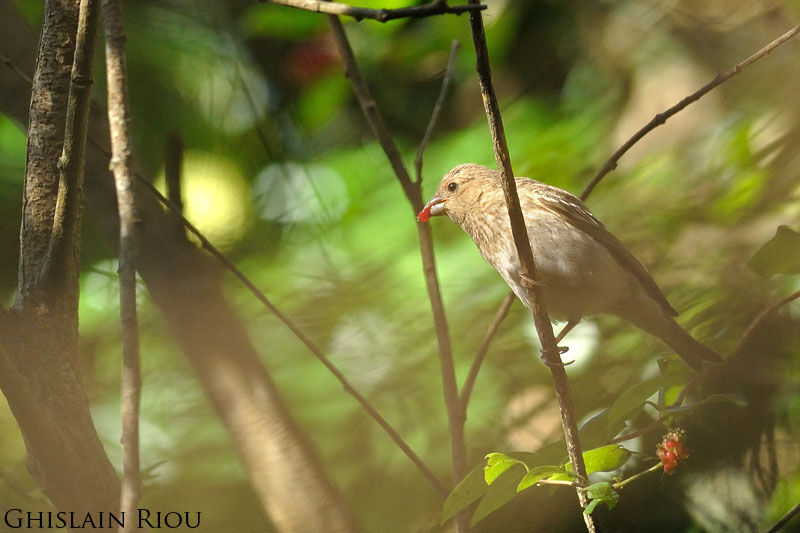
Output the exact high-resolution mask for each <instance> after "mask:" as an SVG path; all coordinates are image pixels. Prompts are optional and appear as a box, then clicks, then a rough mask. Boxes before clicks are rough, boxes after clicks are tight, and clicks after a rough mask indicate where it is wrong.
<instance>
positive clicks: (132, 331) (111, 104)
mask: <svg viewBox="0 0 800 533" xmlns="http://www.w3.org/2000/svg"><path fill="white" fill-rule="evenodd" d="M102 7H103V21H104V27H105V35H106V78H107V83H108V123H109V126H110V132H111V166H110V168H111V171H112V172H113V173H114V183H115V185H116V189H117V208H118V210H119V305H120V325H121V328H122V439H121V440H122V464H123V470H122V493H121V500H120V501H121V504H120V509H121V511H122V512H123V513H125V514H127V515H128V516H134V515H135V514H136V508H137V504H138V502H139V497H140V492H141V486H142V479H141V473H140V471H139V399H140V396H141V387H142V376H141V369H140V367H139V365H140V363H139V331H138V329H139V325H138V318H137V316H136V257H137V252H138V250H137V237H136V232H137V229H136V224H137V222H138V215H137V214H136V204H135V202H134V192H133V169H132V160H131V158H132V155H131V140H130V132H129V129H130V126H129V117H130V111H129V104H128V88H127V83H128V72H127V66H126V61H125V34H124V32H123V27H122V6H121V5H120V2H119V1H118V0H102ZM135 529H136V526H135V524H134V522H133V521H126V522H125V527H124V529H123V531H126V532H128V531H134V530H135Z"/></svg>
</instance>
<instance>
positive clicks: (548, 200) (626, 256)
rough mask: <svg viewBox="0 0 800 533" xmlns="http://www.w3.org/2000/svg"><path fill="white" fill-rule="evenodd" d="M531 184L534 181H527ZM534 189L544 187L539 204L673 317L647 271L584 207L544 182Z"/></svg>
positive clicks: (577, 200)
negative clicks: (605, 254) (590, 241)
mask: <svg viewBox="0 0 800 533" xmlns="http://www.w3.org/2000/svg"><path fill="white" fill-rule="evenodd" d="M529 181H534V180H529ZM534 183H535V185H536V186H537V187H544V188H546V189H547V190H546V191H545V193H544V194H538V196H539V201H540V202H541V205H542V206H543V207H544V208H545V209H548V210H549V211H551V212H553V213H555V214H557V215H559V216H561V217H563V218H564V219H566V220H567V221H568V222H569V223H570V224H572V225H573V226H575V227H576V228H578V229H579V230H581V231H584V232H586V233H588V234H589V235H591V236H592V238H594V239H595V240H596V241H597V242H599V243H600V244H602V245H603V246H605V247H606V248H607V249H608V251H609V252H611V256H612V257H613V258H614V259H616V260H617V262H618V263H619V264H620V265H622V267H623V268H625V269H627V270H628V271H629V272H631V273H632V274H633V275H634V276H636V279H638V280H639V282H640V283H641V284H642V287H644V290H645V292H646V293H647V294H648V295H649V296H650V297H651V298H653V300H655V301H656V302H658V304H659V305H660V306H661V307H662V308H663V309H664V311H666V313H667V314H668V315H671V316H677V315H678V312H677V311H675V309H674V308H673V307H672V306H671V305H670V303H669V302H668V301H667V298H666V296H664V293H663V292H661V288H660V287H659V286H658V284H657V283H656V282H655V280H653V278H652V276H650V273H649V272H647V269H646V268H645V267H644V265H642V263H640V262H639V260H638V259H636V258H635V257H634V256H633V254H631V253H630V252H629V251H628V250H627V249H626V248H625V246H624V245H623V244H622V243H621V242H620V241H619V240H618V239H617V238H616V237H614V236H613V235H612V234H611V233H610V232H609V231H608V230H607V229H606V228H605V226H603V223H602V222H600V221H599V220H597V218H596V217H595V216H594V215H593V214H592V213H591V211H589V209H587V208H586V206H585V205H584V204H583V202H581V201H580V200H579V199H578V198H577V197H575V196H573V195H571V194H569V193H568V192H566V191H562V190H561V189H558V188H556V187H551V186H549V185H546V184H544V183H539V182H534Z"/></svg>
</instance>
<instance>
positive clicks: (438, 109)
mask: <svg viewBox="0 0 800 533" xmlns="http://www.w3.org/2000/svg"><path fill="white" fill-rule="evenodd" d="M459 48H461V45H460V44H459V42H458V41H453V42H452V43H451V45H450V57H449V58H448V60H447V67H446V68H445V69H444V77H443V78H442V88H441V89H440V90H439V97H438V98H437V99H436V103H435V104H434V106H433V112H432V113H431V119H430V120H429V121H428V127H426V128H425V134H424V135H423V136H422V141H420V143H419V148H418V149H417V158H416V159H415V160H414V170H415V172H416V175H417V181H416V183H418V184H419V183H422V156H423V154H424V153H425V148H427V147H428V144H429V143H430V142H431V136H432V135H433V129H434V128H435V127H436V124H437V123H438V122H439V116H440V115H441V114H442V108H443V107H444V101H445V98H446V97H447V92H448V90H449V89H450V80H451V79H452V77H453V69H454V68H455V65H456V54H457V53H458V49H459Z"/></svg>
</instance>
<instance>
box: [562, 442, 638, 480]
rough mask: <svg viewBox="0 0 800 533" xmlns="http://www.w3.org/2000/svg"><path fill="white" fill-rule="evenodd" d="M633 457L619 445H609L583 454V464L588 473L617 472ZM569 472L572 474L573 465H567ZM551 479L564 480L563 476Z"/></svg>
mask: <svg viewBox="0 0 800 533" xmlns="http://www.w3.org/2000/svg"><path fill="white" fill-rule="evenodd" d="M630 456H631V452H629V451H628V450H626V449H625V448H623V447H622V446H621V445H619V444H609V445H607V446H601V447H600V448H595V449H593V450H587V451H585V452H583V462H584V464H585V465H586V473H587V474H592V473H594V472H608V471H609V470H616V469H617V468H619V467H620V466H622V465H623V464H624V463H625V461H627V460H628V458H629V457H630ZM565 467H566V470H567V472H572V471H573V470H572V463H567V464H566V465H565ZM551 479H563V476H559V475H555V476H552V477H551Z"/></svg>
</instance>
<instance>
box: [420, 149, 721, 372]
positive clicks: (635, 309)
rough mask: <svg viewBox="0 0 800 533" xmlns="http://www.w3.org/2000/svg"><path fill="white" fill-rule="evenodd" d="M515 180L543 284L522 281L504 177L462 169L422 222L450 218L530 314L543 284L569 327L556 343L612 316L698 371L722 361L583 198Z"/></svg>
mask: <svg viewBox="0 0 800 533" xmlns="http://www.w3.org/2000/svg"><path fill="white" fill-rule="evenodd" d="M515 181H516V185H517V192H518V196H519V201H520V207H521V208H522V213H523V216H524V219H525V225H526V228H527V232H528V238H529V240H530V245H531V251H532V252H533V257H534V262H535V264H536V277H537V279H536V280H530V279H527V278H526V277H524V276H523V275H522V274H521V266H520V261H519V257H518V255H517V250H516V247H515V245H514V239H513V236H512V233H511V222H510V219H509V216H508V210H507V208H506V202H505V197H504V193H503V189H502V182H501V175H500V172H498V171H497V170H493V169H490V168H488V167H485V166H482V165H477V164H474V163H465V164H461V165H458V166H456V167H454V168H453V169H451V170H450V171H448V172H447V173H446V174H445V175H444V177H443V178H442V180H441V182H440V183H439V186H438V188H437V190H436V193H435V194H434V196H433V197H432V198H431V200H430V201H429V202H428V203H427V204H426V205H425V206H424V208H423V209H422V210H421V211H420V212H419V214H418V215H417V220H418V221H419V222H427V221H428V220H429V219H430V217H432V216H443V215H447V216H448V217H449V218H450V220H452V221H453V222H455V223H456V224H458V225H459V226H460V227H461V229H463V230H464V231H465V232H466V233H468V234H469V236H470V237H472V240H473V241H474V242H475V244H476V245H477V247H478V250H479V251H480V253H481V255H482V256H483V258H484V259H485V260H486V262H488V263H489V264H490V265H491V266H492V267H494V269H495V270H497V272H498V273H499V274H500V276H502V278H503V279H504V280H505V282H506V283H507V284H508V285H509V287H511V290H512V291H513V292H514V294H515V295H516V296H517V298H519V299H520V300H521V301H522V303H523V304H525V306H526V307H528V308H529V309H530V308H531V302H530V301H529V300H528V291H527V287H528V286H530V284H531V283H534V284H537V285H540V286H541V287H542V293H543V298H544V303H545V306H546V308H547V310H548V312H549V314H550V316H551V317H552V318H554V319H556V320H559V321H567V324H566V326H564V328H563V330H562V331H561V332H560V333H559V335H558V336H557V337H556V343H558V342H560V341H561V340H562V339H563V338H564V336H565V335H566V334H567V333H568V332H569V331H570V330H571V329H572V328H573V327H574V326H575V325H576V324H577V323H578V322H579V321H580V320H581V319H582V318H583V317H585V316H594V315H603V314H607V315H613V316H617V317H619V318H622V319H623V320H626V321H627V322H629V323H631V324H633V325H634V326H636V327H637V328H639V329H641V330H643V331H645V332H647V333H649V334H651V335H653V336H655V337H657V338H659V339H661V340H662V341H663V342H664V343H665V344H666V345H667V346H669V347H670V348H672V350H674V351H675V352H676V353H677V354H678V355H679V356H680V357H681V358H682V359H683V360H684V361H685V362H686V363H687V364H688V365H689V366H690V367H691V368H692V369H694V370H695V371H697V372H702V371H703V370H705V369H706V367H708V366H711V365H714V364H717V363H720V362H722V357H720V355H719V354H717V353H716V352H715V351H714V350H712V349H710V348H708V347H707V346H705V345H703V344H701V343H700V342H698V341H697V340H695V339H694V338H693V337H692V336H691V335H690V334H689V333H687V332H686V330H684V329H683V328H682V327H681V326H680V325H679V324H678V323H677V322H676V321H675V317H676V316H677V315H678V313H677V311H675V309H674V308H673V307H672V306H671V305H670V303H669V302H668V301H667V298H666V297H665V296H664V293H663V292H662V291H661V289H660V288H659V286H658V284H656V282H655V281H654V280H653V278H652V277H651V276H650V274H649V273H648V272H647V269H646V268H645V267H644V265H642V263H641V262H640V261H639V260H638V259H636V258H635V257H634V256H633V254H631V253H630V252H629V251H628V250H627V249H626V248H625V246H624V245H623V244H622V243H621V242H620V241H619V240H618V239H617V238H616V237H614V235H612V234H611V232H609V231H608V230H607V229H606V228H605V226H604V225H603V224H602V223H601V222H600V221H599V220H598V219H597V218H596V217H595V216H594V215H593V214H592V213H591V211H589V209H588V208H587V207H586V205H585V204H584V203H583V202H582V201H581V200H580V199H578V198H577V197H576V196H574V195H573V194H571V193H569V192H567V191H565V190H563V189H559V188H558V187H554V186H552V185H547V184H545V183H542V182H539V181H536V180H533V179H530V178H523V177H518V178H516V180H515Z"/></svg>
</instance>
